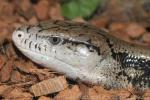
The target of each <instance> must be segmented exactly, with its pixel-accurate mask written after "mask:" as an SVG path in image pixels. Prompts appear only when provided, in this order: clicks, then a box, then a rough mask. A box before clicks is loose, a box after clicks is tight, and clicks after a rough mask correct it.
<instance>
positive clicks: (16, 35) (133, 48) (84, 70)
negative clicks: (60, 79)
mask: <svg viewBox="0 0 150 100" xmlns="http://www.w3.org/2000/svg"><path fill="white" fill-rule="evenodd" d="M12 39H13V42H14V44H15V45H16V47H17V48H18V49H19V50H20V51H21V52H22V53H23V54H24V55H25V56H27V57H29V58H30V59H31V60H32V61H34V62H36V63H38V64H41V65H43V66H46V67H48V68H50V69H52V70H54V71H57V72H61V73H64V74H65V75H66V76H67V77H69V78H71V79H73V80H76V79H79V80H81V81H83V82H87V83H90V84H99V85H102V86H105V87H107V88H127V87H129V86H135V87H142V88H149V87H150V50H148V49H144V48H142V47H140V46H137V45H134V44H129V43H127V42H124V41H122V40H119V39H118V38H115V37H113V36H111V35H109V34H108V33H107V32H105V31H103V30H100V29H98V28H96V27H94V26H92V25H89V24H85V23H79V22H73V21H60V20H50V21H45V22H41V23H39V24H36V25H31V26H28V25H25V26H22V27H19V28H18V29H16V30H15V31H14V32H13V35H12Z"/></svg>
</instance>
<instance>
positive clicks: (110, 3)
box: [0, 0, 150, 47]
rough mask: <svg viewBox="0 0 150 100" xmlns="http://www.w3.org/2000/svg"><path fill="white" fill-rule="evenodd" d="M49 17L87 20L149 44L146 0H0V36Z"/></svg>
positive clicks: (149, 14) (149, 15)
mask: <svg viewBox="0 0 150 100" xmlns="http://www.w3.org/2000/svg"><path fill="white" fill-rule="evenodd" d="M49 19H59V20H74V21H80V22H89V23H91V24H93V25H95V26H97V27H99V28H105V29H107V30H108V31H109V32H110V33H111V34H113V35H115V36H117V37H119V38H121V39H123V40H125V41H129V42H132V43H137V44H141V45H144V46H147V47H149V44H150V1H149V0H0V37H3V38H2V39H4V38H8V39H11V33H12V32H13V31H14V29H15V28H16V27H19V26H21V25H22V24H35V23H38V22H39V21H42V20H49ZM6 34H8V35H6ZM5 36H6V37H5Z"/></svg>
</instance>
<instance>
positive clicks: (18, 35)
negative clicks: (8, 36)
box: [12, 28, 24, 44]
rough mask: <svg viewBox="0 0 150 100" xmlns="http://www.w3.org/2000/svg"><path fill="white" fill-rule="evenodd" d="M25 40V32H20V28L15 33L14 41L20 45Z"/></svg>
mask: <svg viewBox="0 0 150 100" xmlns="http://www.w3.org/2000/svg"><path fill="white" fill-rule="evenodd" d="M23 38H24V32H23V31H21V30H19V28H18V29H16V30H15V31H14V32H13V35H12V40H13V42H14V43H15V44H19V43H20V42H21V40H22V39H23Z"/></svg>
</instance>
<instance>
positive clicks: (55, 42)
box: [49, 37, 61, 45]
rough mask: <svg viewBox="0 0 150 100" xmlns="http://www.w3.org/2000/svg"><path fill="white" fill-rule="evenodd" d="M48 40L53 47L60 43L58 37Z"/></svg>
mask: <svg viewBox="0 0 150 100" xmlns="http://www.w3.org/2000/svg"><path fill="white" fill-rule="evenodd" d="M49 40H50V42H51V43H52V44H53V45H56V44H59V43H60V42H61V38H59V37H50V38H49Z"/></svg>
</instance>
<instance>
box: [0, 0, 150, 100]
mask: <svg viewBox="0 0 150 100" xmlns="http://www.w3.org/2000/svg"><path fill="white" fill-rule="evenodd" d="M108 1H110V2H107V4H106V5H105V10H104V11H103V12H101V13H99V12H98V11H97V13H96V14H95V15H93V18H92V19H90V20H88V22H89V23H91V24H93V25H95V26H97V27H99V28H104V29H106V30H107V31H108V30H109V32H110V33H111V34H112V35H114V36H116V37H118V38H120V39H123V40H125V41H127V42H131V43H136V44H138V45H142V46H146V47H148V48H150V25H149V23H150V20H149V19H150V8H149V9H148V8H144V7H143V5H144V4H143V3H141V2H138V1H137V0H131V1H130V2H129V1H128V2H127V1H124V2H122V4H124V6H122V4H120V3H119V0H108ZM129 3H130V5H131V7H130V9H129V10H130V11H126V8H127V7H128V4H129ZM99 9H100V8H99ZM139 13H140V14H141V15H140V14H139ZM128 14H129V15H128ZM48 19H59V20H64V19H65V18H64V17H63V16H62V15H61V5H60V1H59V0H0V99H11V100H13V99H14V100H32V99H33V98H35V99H37V100H53V99H56V100H80V99H82V100H136V99H145V100H148V99H150V91H149V90H146V91H142V90H136V89H132V88H131V89H121V90H106V89H104V88H103V87H101V86H88V85H86V84H83V83H75V82H71V81H70V80H68V79H66V77H65V76H64V75H62V74H59V73H57V72H53V71H51V70H50V69H47V68H46V67H42V66H39V65H37V64H35V63H33V62H32V61H30V60H29V59H28V58H26V57H25V56H24V55H23V54H21V53H20V52H19V51H18V50H17V49H16V47H15V46H14V45H13V42H12V39H11V36H12V33H13V31H14V30H15V29H16V28H17V27H19V26H21V25H23V24H35V23H38V22H39V21H42V20H48ZM73 20H75V21H82V22H85V20H84V19H83V18H80V17H79V18H75V19H73Z"/></svg>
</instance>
